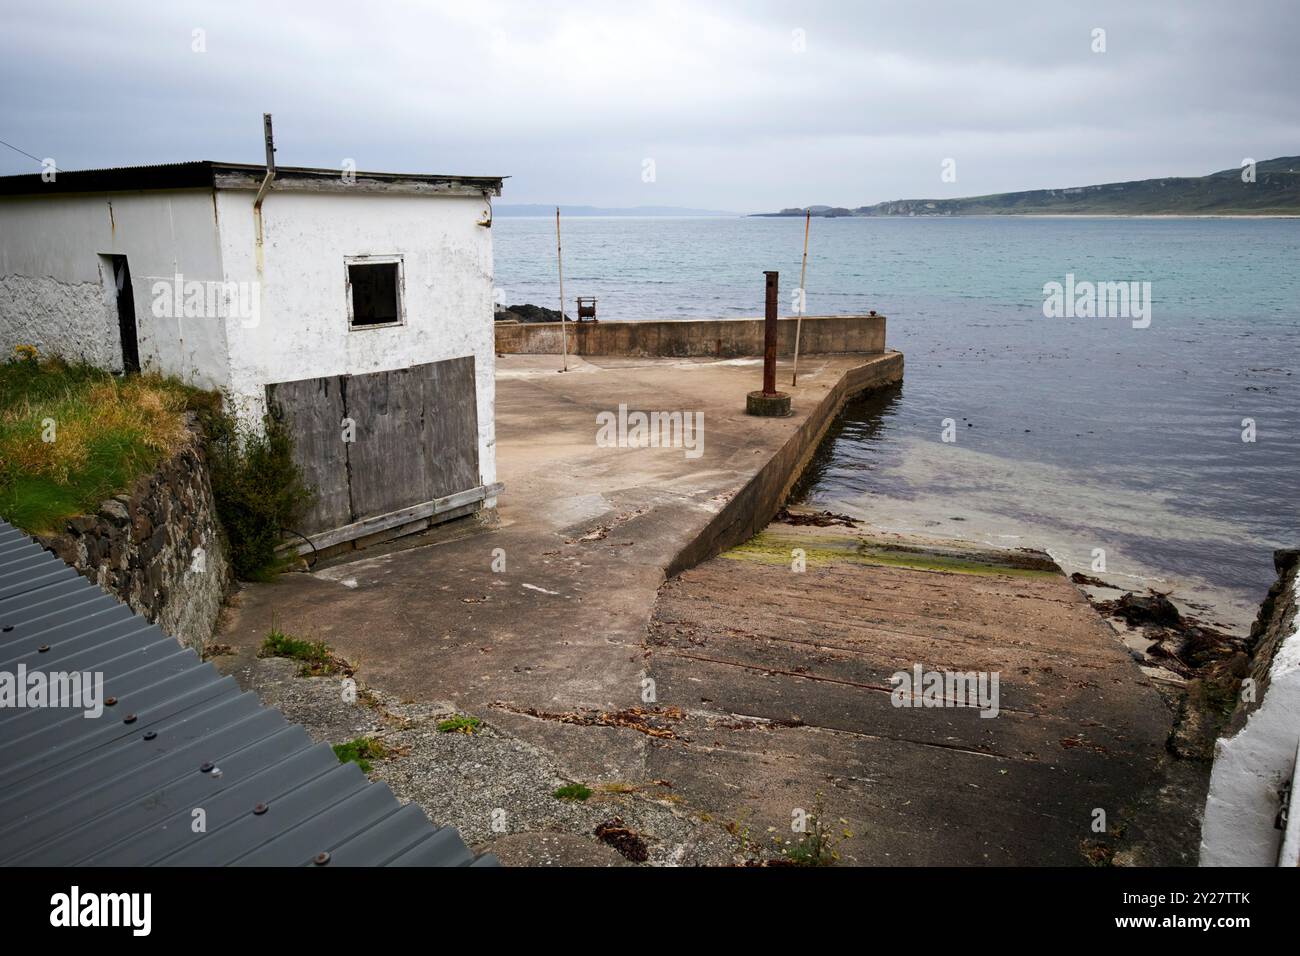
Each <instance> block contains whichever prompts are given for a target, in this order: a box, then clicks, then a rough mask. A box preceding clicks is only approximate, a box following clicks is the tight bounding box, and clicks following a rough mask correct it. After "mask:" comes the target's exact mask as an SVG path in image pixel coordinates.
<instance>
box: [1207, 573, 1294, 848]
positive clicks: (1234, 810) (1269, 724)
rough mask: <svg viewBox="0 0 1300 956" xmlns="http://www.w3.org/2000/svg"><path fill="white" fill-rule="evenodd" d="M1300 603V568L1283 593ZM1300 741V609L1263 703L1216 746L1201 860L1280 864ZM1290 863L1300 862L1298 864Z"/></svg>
mask: <svg viewBox="0 0 1300 956" xmlns="http://www.w3.org/2000/svg"><path fill="white" fill-rule="evenodd" d="M1288 604H1289V605H1290V607H1292V608H1300V574H1297V575H1296V577H1295V581H1294V582H1293V585H1292V593H1291V594H1290V595H1282V596H1280V597H1279V599H1278V605H1277V606H1278V613H1283V610H1282V609H1283V608H1284V607H1285V606H1286V605H1288ZM1298 742H1300V612H1297V614H1296V617H1295V619H1294V621H1293V622H1292V628H1291V633H1290V634H1289V635H1288V636H1286V637H1284V638H1283V639H1282V641H1281V643H1280V645H1279V646H1278V648H1277V651H1276V653H1275V655H1274V657H1273V661H1272V664H1271V665H1270V666H1269V671H1268V685H1267V689H1266V690H1265V692H1264V697H1263V700H1262V701H1261V702H1260V705H1259V707H1258V708H1257V709H1256V710H1255V711H1253V712H1252V713H1251V715H1250V716H1249V717H1247V718H1246V723H1245V726H1243V727H1242V728H1241V729H1240V730H1239V731H1237V733H1236V734H1235V735H1234V736H1232V737H1221V738H1220V739H1219V740H1218V742H1217V743H1216V744H1215V746H1214V769H1213V770H1212V771H1211V773H1210V792H1209V795H1208V796H1207V798H1206V801H1205V819H1204V821H1203V822H1202V824H1201V866H1277V865H1278V851H1279V850H1280V848H1281V845H1282V831H1281V830H1279V829H1277V828H1276V827H1275V826H1274V821H1275V818H1276V816H1277V812H1278V807H1279V803H1278V792H1279V791H1280V790H1281V788H1282V786H1283V785H1284V784H1285V783H1286V781H1287V780H1288V779H1290V780H1291V804H1290V812H1291V814H1292V815H1295V814H1297V813H1300V797H1298V796H1297V789H1298V788H1300V782H1297V781H1296V780H1295V778H1294V776H1293V774H1294V773H1295V772H1296V771H1297V768H1296V766H1295V761H1296V746H1297V743H1298ZM1291 865H1294V863H1292V864H1291Z"/></svg>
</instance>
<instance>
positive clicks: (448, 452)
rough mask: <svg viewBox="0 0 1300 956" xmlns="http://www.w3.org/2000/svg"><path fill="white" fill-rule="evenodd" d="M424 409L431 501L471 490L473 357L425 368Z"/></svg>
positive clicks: (474, 472)
mask: <svg viewBox="0 0 1300 956" xmlns="http://www.w3.org/2000/svg"><path fill="white" fill-rule="evenodd" d="M427 367H428V369H429V372H430V374H429V376H428V378H427V379H426V380H425V383H424V384H425V398H424V407H425V408H426V409H427V410H428V416H427V418H428V429H427V435H428V439H427V442H428V444H427V448H428V453H429V476H430V486H429V488H430V495H429V497H430V498H443V497H446V496H447V495H451V494H455V493H456V492H458V491H464V490H465V489H467V488H474V487H476V486H477V485H478V484H479V470H478V396H477V392H476V391H475V389H474V356H472V355H467V356H465V357H464V358H455V359H450V360H448V361H446V362H435V363H433V364H432V365H429V366H427Z"/></svg>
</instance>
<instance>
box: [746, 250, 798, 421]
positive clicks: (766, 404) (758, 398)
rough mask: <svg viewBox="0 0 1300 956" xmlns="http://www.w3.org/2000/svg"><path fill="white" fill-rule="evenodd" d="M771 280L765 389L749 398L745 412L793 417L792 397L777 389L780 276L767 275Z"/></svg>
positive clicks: (765, 331)
mask: <svg viewBox="0 0 1300 956" xmlns="http://www.w3.org/2000/svg"><path fill="white" fill-rule="evenodd" d="M763 275H764V276H766V278H767V290H766V291H767V301H766V309H765V312H764V315H763V390H762V391H760V392H750V393H749V394H748V395H746V396H745V411H746V412H748V413H749V414H750V415H767V416H780V415H788V414H790V396H789V395H788V394H786V393H785V392H778V391H777V390H776V345H777V337H778V336H777V317H776V305H777V288H778V281H779V278H780V274H779V273H776V272H764V273H763Z"/></svg>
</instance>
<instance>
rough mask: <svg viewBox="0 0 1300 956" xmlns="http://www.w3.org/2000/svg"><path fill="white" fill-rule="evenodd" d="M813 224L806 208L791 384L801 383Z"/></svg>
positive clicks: (810, 212)
mask: <svg viewBox="0 0 1300 956" xmlns="http://www.w3.org/2000/svg"><path fill="white" fill-rule="evenodd" d="M811 225H812V210H811V209H809V210H806V211H805V213H804V221H803V267H802V268H801V269H800V270H799V317H798V318H797V319H795V322H794V375H793V376H792V377H791V378H790V384H791V385H798V384H799V333H800V332H802V331H803V314H804V313H805V312H806V311H808V293H807V291H806V288H807V287H806V286H805V285H804V284H803V282H804V278H805V277H806V276H807V275H808V227H809V226H811Z"/></svg>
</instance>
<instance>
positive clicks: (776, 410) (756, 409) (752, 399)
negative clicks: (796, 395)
mask: <svg viewBox="0 0 1300 956" xmlns="http://www.w3.org/2000/svg"><path fill="white" fill-rule="evenodd" d="M745 413H746V414H748V415H766V416H768V417H770V418H780V417H782V416H784V415H789V414H790V396H789V395H788V394H787V393H785V392H775V393H774V394H772V395H765V394H763V392H761V391H758V392H750V393H749V394H748V395H746V396H745Z"/></svg>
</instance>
